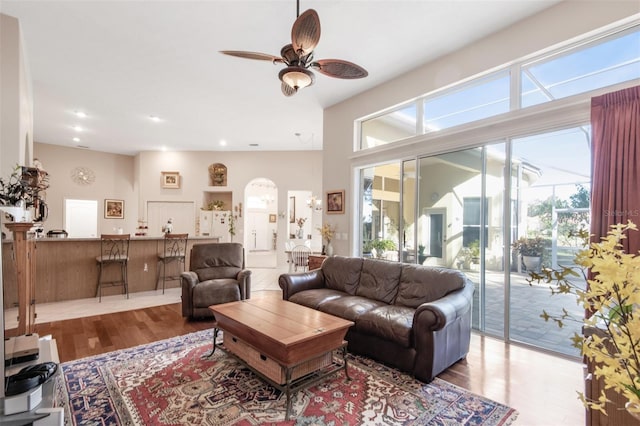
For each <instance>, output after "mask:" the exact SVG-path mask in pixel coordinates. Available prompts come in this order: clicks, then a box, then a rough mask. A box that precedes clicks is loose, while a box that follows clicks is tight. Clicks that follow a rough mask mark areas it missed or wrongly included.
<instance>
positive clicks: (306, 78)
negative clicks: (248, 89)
mask: <svg viewBox="0 0 640 426" xmlns="http://www.w3.org/2000/svg"><path fill="white" fill-rule="evenodd" d="M278 78H280V80H281V81H282V82H283V83H286V84H287V85H289V86H290V87H292V88H294V89H295V90H296V91H298V90H299V89H303V88H305V87H307V86H311V85H312V84H313V82H314V81H315V76H314V75H313V73H312V72H311V71H309V70H307V69H304V68H302V67H295V66H294V67H287V68H284V69H283V70H281V71H280V72H279V73H278Z"/></svg>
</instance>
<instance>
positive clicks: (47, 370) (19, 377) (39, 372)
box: [4, 362, 58, 396]
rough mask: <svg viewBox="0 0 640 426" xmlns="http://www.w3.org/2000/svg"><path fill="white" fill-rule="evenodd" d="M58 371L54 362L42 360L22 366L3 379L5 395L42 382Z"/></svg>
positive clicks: (24, 389) (22, 390) (22, 391)
mask: <svg viewBox="0 0 640 426" xmlns="http://www.w3.org/2000/svg"><path fill="white" fill-rule="evenodd" d="M56 371H58V364H56V363H55V362H43V363H41V364H34V365H29V366H27V367H24V368H23V369H22V370H20V371H19V372H17V373H16V374H13V375H11V376H9V377H7V378H6V379H5V390H4V393H5V396H12V395H18V394H20V393H24V392H27V391H29V390H31V389H33V388H35V387H36V386H38V385H41V384H43V383H44V382H46V381H47V380H49V378H50V377H51V376H53V375H54V374H55V373H56Z"/></svg>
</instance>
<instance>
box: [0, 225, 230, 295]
mask: <svg viewBox="0 0 640 426" xmlns="http://www.w3.org/2000/svg"><path fill="white" fill-rule="evenodd" d="M34 241H35V250H36V256H35V259H36V283H35V302H36V304H38V303H50V302H60V301H63V300H74V299H86V298H91V297H95V296H96V288H97V284H98V265H97V264H96V256H98V254H99V252H100V239H99V238H38V239H36V240H34ZM215 242H218V238H217V237H190V238H189V242H188V247H187V256H186V265H185V268H186V270H189V254H190V252H191V247H193V245H194V244H205V243H215ZM12 243H13V241H11V240H3V241H2V277H3V282H4V292H5V293H4V307H5V308H7V307H15V306H17V303H18V289H17V284H16V283H17V278H16V270H15V261H14V260H13V259H14V254H13V247H12V245H13V244H12ZM162 249H163V237H133V236H132V237H131V243H130V246H129V266H128V281H129V293H136V292H140V291H151V290H155V288H156V282H157V279H158V275H157V274H158V269H157V264H158V253H160V252H162ZM145 266H146V267H145ZM176 267H177V266H176V265H175V264H174V265H170V266H168V267H167V273H171V274H173V272H175V270H174V269H173V268H176ZM169 268H171V269H169ZM109 269H112V268H109ZM115 269H117V268H113V270H110V271H107V272H108V273H112V272H113V273H115V271H114V270H115ZM179 286H180V282H179V281H178V280H175V281H167V283H166V287H167V288H171V287H179ZM121 292H122V288H121V287H114V288H104V289H103V292H102V295H103V296H108V295H112V294H118V293H121Z"/></svg>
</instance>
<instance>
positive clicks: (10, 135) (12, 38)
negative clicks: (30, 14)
mask: <svg viewBox="0 0 640 426" xmlns="http://www.w3.org/2000/svg"><path fill="white" fill-rule="evenodd" d="M0 58H2V60H0V117H1V119H0V174H1V175H2V177H6V176H8V175H10V174H11V172H12V170H13V168H14V167H15V165H16V164H20V165H24V164H31V161H32V154H31V153H32V152H33V100H32V95H31V77H30V74H29V67H28V63H27V60H26V55H25V53H24V45H23V42H22V33H21V31H20V23H19V22H18V20H17V19H16V18H13V17H11V16H7V15H3V14H0Z"/></svg>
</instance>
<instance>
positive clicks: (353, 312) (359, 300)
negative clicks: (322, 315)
mask: <svg viewBox="0 0 640 426" xmlns="http://www.w3.org/2000/svg"><path fill="white" fill-rule="evenodd" d="M384 305H385V304H384V303H383V302H379V301H377V300H372V299H367V298H366V297H359V296H344V297H339V298H336V299H332V300H327V301H325V302H324V303H321V304H320V305H319V306H318V310H320V311H322V312H326V313H327V314H331V315H335V316H337V317H340V318H344V319H347V320H350V321H354V322H355V321H356V320H357V319H358V317H360V315H362V314H363V313H365V312H367V311H370V310H371V309H375V308H378V307H380V306H384Z"/></svg>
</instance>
